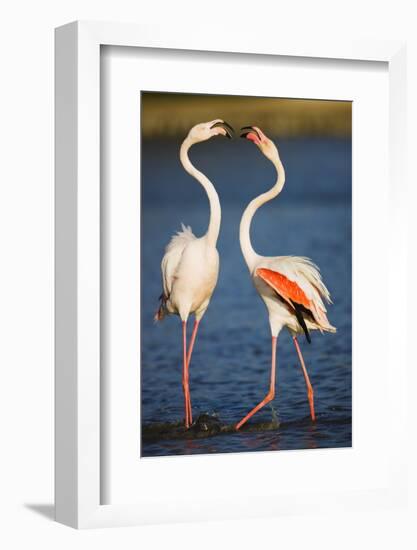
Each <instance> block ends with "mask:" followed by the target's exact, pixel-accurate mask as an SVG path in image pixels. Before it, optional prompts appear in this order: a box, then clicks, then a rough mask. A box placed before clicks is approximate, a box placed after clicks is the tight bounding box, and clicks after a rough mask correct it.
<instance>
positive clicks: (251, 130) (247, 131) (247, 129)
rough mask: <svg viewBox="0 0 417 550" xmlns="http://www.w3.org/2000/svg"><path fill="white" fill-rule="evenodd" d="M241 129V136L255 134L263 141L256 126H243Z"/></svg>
mask: <svg viewBox="0 0 417 550" xmlns="http://www.w3.org/2000/svg"><path fill="white" fill-rule="evenodd" d="M240 131H241V134H240V137H241V138H246V137H247V136H248V135H249V134H251V133H252V134H255V135H256V137H257V138H258V139H259V141H261V136H260V135H259V133H258V131H257V130H255V128H254V127H253V126H243V128H241V129H240Z"/></svg>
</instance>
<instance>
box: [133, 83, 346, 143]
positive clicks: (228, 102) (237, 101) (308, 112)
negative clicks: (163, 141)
mask: <svg viewBox="0 0 417 550" xmlns="http://www.w3.org/2000/svg"><path fill="white" fill-rule="evenodd" d="M214 118H222V119H224V120H226V121H227V122H229V123H230V124H231V125H232V126H233V127H234V129H235V130H236V131H237V132H238V131H239V128H240V127H241V126H247V125H256V126H259V127H260V128H261V129H262V130H263V131H264V132H265V133H266V134H268V133H269V134H270V135H272V136H282V137H309V136H322V137H326V136H327V137H350V136H351V132H352V104H351V102H350V101H327V100H311V99H281V98H264V97H244V96H221V95H200V94H198V95H197V94H174V93H165V92H164V93H159V92H142V133H143V134H142V135H143V137H144V138H145V139H146V138H151V139H153V138H173V137H176V136H185V135H186V134H187V133H188V131H189V129H190V128H191V127H192V126H194V125H195V124H197V123H199V122H205V121H208V120H212V119H214Z"/></svg>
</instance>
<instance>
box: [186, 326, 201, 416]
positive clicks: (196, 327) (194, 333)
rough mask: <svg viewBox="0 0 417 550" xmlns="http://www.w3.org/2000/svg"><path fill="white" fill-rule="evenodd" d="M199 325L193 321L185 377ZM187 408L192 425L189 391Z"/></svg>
mask: <svg viewBox="0 0 417 550" xmlns="http://www.w3.org/2000/svg"><path fill="white" fill-rule="evenodd" d="M199 324H200V321H197V320H195V321H194V328H193V333H192V335H191V342H190V346H189V348H188V353H187V375H188V373H189V369H190V361H191V356H192V354H193V349H194V343H195V339H196V337H197V332H198V326H199ZM187 406H188V420H189V422H190V425H191V424H192V423H193V413H192V410H191V394H190V391H189V390H188V402H187Z"/></svg>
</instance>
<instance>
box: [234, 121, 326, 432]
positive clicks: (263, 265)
mask: <svg viewBox="0 0 417 550" xmlns="http://www.w3.org/2000/svg"><path fill="white" fill-rule="evenodd" d="M241 132H242V133H241V137H242V138H246V139H248V140H249V141H252V142H253V143H255V144H256V145H257V146H258V148H259V149H260V150H261V152H262V153H263V154H264V155H265V157H266V158H267V159H268V160H270V161H271V162H272V164H273V165H274V166H275V168H276V171H277V180H276V183H275V184H274V185H273V187H272V188H271V189H270V190H269V191H267V192H266V193H262V194H261V195H259V196H258V197H256V198H255V199H253V200H252V201H251V202H250V203H249V204H248V206H247V207H246V209H245V211H244V213H243V216H242V219H241V222H240V234H239V237H240V247H241V250H242V254H243V256H244V258H245V261H246V264H247V266H248V269H249V273H250V276H251V278H252V281H253V284H254V285H255V288H256V290H257V291H258V293H259V296H260V297H261V299H262V300H263V302H264V303H265V306H266V308H267V311H268V316H269V325H270V329H271V337H272V353H271V375H270V384H269V391H268V393H267V394H266V396H265V398H264V399H263V400H262V401H261V402H260V403H259V404H258V405H256V407H254V408H253V409H252V410H251V411H250V412H249V413H248V414H247V415H246V416H245V417H244V418H242V420H241V421H240V422H238V424H236V430H239V428H241V426H242V425H243V424H245V422H247V421H248V420H249V418H251V417H252V416H253V415H254V414H255V413H256V412H258V411H259V410H260V409H261V408H262V407H263V406H264V405H266V404H267V403H269V402H270V401H272V400H273V399H274V397H275V373H276V347H277V338H278V335H279V334H280V332H281V330H282V329H283V328H284V327H286V328H287V329H288V331H289V332H290V335H291V336H292V339H293V342H294V345H295V349H296V352H297V355H298V359H299V361H300V364H301V369H302V372H303V375H304V380H305V384H306V389H307V396H308V401H309V405H310V415H311V419H312V421H315V419H316V416H315V411H314V392H313V388H312V385H311V382H310V379H309V376H308V373H307V368H306V365H305V362H304V359H303V355H302V353H301V349H300V345H299V343H298V340H297V335H298V334H302V333H304V334H305V337H306V339H307V341H308V342H309V343H310V342H311V338H310V331H311V330H320V331H321V332H336V329H335V327H333V326H332V325H331V324H330V323H329V321H328V319H327V316H326V308H325V306H324V303H323V302H324V301H326V302H327V303H331V299H330V293H329V291H328V290H327V288H326V286H325V285H324V283H323V280H322V278H321V275H320V271H319V268H318V267H317V266H316V265H315V264H314V263H313V262H312V261H311V260H310V259H308V258H305V257H297V256H275V257H267V256H260V255H259V254H257V253H256V252H255V250H254V249H253V247H252V244H251V240H250V225H251V221H252V218H253V216H254V215H255V213H256V211H257V210H258V208H259V207H260V206H262V205H263V204H265V203H266V202H268V201H270V200H272V199H274V198H275V197H276V196H277V195H278V194H279V193H280V192H281V191H282V188H283V187H284V183H285V170H284V167H283V165H282V162H281V159H280V156H279V153H278V149H277V147H276V145H275V144H274V143H273V142H272V141H271V140H270V139H268V138H267V137H266V135H265V134H264V133H263V132H262V131H261V130H260V129H259V128H258V127H257V126H245V127H243V128H241Z"/></svg>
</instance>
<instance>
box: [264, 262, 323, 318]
mask: <svg viewBox="0 0 417 550" xmlns="http://www.w3.org/2000/svg"><path fill="white" fill-rule="evenodd" d="M256 274H257V275H258V276H259V277H261V279H263V280H264V281H265V282H266V283H267V284H268V285H269V286H271V287H272V288H273V289H274V290H275V291H276V292H278V294H279V295H280V296H282V297H283V298H284V299H285V300H287V301H289V300H292V301H293V302H296V303H297V304H301V305H302V306H304V307H305V308H307V309H311V308H312V304H311V300H309V299H308V298H307V296H306V294H305V292H304V291H303V290H302V289H301V288H300V287H299V285H298V284H297V283H295V282H294V281H291V280H290V279H288V277H286V276H285V275H282V274H281V273H279V272H278V271H272V270H271V269H266V268H263V267H260V268H259V269H257V270H256Z"/></svg>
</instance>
